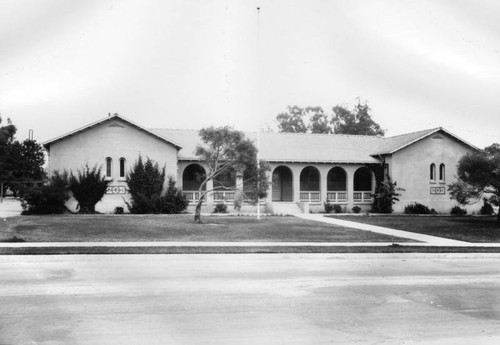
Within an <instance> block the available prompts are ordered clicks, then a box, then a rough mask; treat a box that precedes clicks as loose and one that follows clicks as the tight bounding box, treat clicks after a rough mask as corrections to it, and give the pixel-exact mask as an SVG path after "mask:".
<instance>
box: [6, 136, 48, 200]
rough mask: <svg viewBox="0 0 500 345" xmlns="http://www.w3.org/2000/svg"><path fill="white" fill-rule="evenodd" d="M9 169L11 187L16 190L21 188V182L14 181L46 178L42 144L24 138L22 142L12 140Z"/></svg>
mask: <svg viewBox="0 0 500 345" xmlns="http://www.w3.org/2000/svg"><path fill="white" fill-rule="evenodd" d="M8 152H9V158H8V162H9V167H10V168H9V169H10V181H12V182H11V184H10V186H11V188H12V189H13V190H14V191H15V192H18V191H20V190H21V189H22V185H21V184H16V182H15V181H42V180H45V179H46V177H47V176H46V173H45V170H44V169H43V165H44V164H45V153H44V149H43V147H42V145H40V144H38V143H37V142H36V141H35V140H29V139H26V140H25V141H23V142H22V143H21V142H19V141H17V140H16V141H14V142H13V143H12V144H11V145H10V147H9V150H8Z"/></svg>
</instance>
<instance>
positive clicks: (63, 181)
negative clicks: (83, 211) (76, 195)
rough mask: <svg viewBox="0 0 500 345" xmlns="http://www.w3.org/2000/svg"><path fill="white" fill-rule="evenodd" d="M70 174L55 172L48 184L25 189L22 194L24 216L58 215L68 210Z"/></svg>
mask: <svg viewBox="0 0 500 345" xmlns="http://www.w3.org/2000/svg"><path fill="white" fill-rule="evenodd" d="M68 199H69V181H68V173H67V172H66V171H64V172H63V173H59V172H58V171H54V173H53V174H52V176H51V177H50V178H49V180H48V182H47V183H46V184H43V185H42V186H33V187H27V188H24V189H23V191H22V194H21V205H22V207H23V214H58V213H64V212H65V211H66V210H67V209H66V206H65V203H66V201H67V200H68Z"/></svg>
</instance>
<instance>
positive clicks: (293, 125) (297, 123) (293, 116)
mask: <svg viewBox="0 0 500 345" xmlns="http://www.w3.org/2000/svg"><path fill="white" fill-rule="evenodd" d="M304 115H305V114H304V109H303V108H300V107H298V106H296V105H294V106H293V107H291V106H288V110H287V111H286V112H284V113H280V114H278V116H276V121H277V122H278V129H279V131H280V132H286V133H305V132H307V126H306V124H305V123H304Z"/></svg>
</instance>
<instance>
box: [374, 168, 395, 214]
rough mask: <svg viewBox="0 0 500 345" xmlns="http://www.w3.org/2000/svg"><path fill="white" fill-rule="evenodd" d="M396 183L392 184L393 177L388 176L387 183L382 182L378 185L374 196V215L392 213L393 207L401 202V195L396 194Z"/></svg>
mask: <svg viewBox="0 0 500 345" xmlns="http://www.w3.org/2000/svg"><path fill="white" fill-rule="evenodd" d="M396 186H397V183H396V181H394V182H392V180H391V177H390V176H387V179H386V180H385V181H381V182H379V183H378V185H377V189H376V190H375V193H374V194H373V204H372V212H373V213H392V211H393V209H392V205H394V204H395V203H396V201H399V199H398V196H401V194H400V193H398V192H396Z"/></svg>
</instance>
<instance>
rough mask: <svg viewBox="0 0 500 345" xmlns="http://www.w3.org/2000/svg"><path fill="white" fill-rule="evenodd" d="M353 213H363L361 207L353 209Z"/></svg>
mask: <svg viewBox="0 0 500 345" xmlns="http://www.w3.org/2000/svg"><path fill="white" fill-rule="evenodd" d="M352 212H354V213H359V212H361V207H359V206H354V207H353V208H352Z"/></svg>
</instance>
